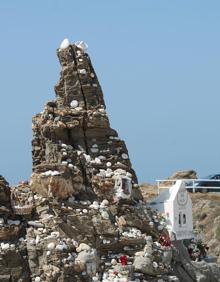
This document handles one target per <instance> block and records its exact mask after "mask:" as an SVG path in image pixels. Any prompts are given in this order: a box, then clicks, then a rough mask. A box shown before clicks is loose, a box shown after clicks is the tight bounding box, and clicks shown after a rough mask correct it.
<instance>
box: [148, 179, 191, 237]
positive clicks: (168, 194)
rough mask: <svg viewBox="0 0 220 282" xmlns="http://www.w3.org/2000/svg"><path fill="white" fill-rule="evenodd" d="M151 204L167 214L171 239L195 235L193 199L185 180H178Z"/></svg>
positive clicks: (153, 207) (167, 226) (155, 208)
mask: <svg viewBox="0 0 220 282" xmlns="http://www.w3.org/2000/svg"><path fill="white" fill-rule="evenodd" d="M150 205H151V208H152V209H154V210H157V211H159V212H160V213H161V214H163V215H164V216H165V218H166V224H167V225H166V228H167V230H168V231H169V233H170V235H171V239H174V240H175V239H176V240H183V239H191V238H193V237H194V233H193V221H192V201H191V199H190V195H189V193H188V191H187V190H186V188H185V182H184V181H182V180H177V181H176V183H175V184H174V185H173V186H171V187H170V188H167V189H165V190H164V191H163V192H161V193H160V194H159V195H158V197H156V198H155V199H154V200H153V201H152V202H151V203H150ZM173 235H174V236H173ZM173 237H174V238H173Z"/></svg>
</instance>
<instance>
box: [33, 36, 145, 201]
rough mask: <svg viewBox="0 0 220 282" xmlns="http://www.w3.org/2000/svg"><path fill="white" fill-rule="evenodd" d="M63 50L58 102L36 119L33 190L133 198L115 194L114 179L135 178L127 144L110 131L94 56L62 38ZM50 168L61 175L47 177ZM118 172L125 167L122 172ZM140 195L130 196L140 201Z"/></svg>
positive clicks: (59, 195)
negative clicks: (92, 57)
mask: <svg viewBox="0 0 220 282" xmlns="http://www.w3.org/2000/svg"><path fill="white" fill-rule="evenodd" d="M61 46H62V48H60V49H58V51H57V54H58V57H59V60H60V63H61V67H62V69H61V78H60V81H59V82H58V84H57V85H56V86H55V92H56V95H57V98H56V101H55V102H49V103H47V104H46V106H45V109H44V112H43V113H41V114H38V115H36V116H35V117H34V118H33V136H34V138H33V141H32V144H33V147H32V148H33V149H32V152H33V172H34V173H33V175H32V180H31V187H32V190H33V191H34V192H36V191H37V192H38V193H41V194H42V195H43V196H45V195H47V196H48V195H49V194H50V193H51V195H52V196H55V197H57V198H61V199H64V198H66V197H68V196H71V195H77V194H80V192H81V191H83V190H85V189H86V191H88V190H89V191H90V193H94V194H95V195H96V197H98V198H101V199H103V197H105V198H107V199H108V200H111V201H113V200H115V198H116V199H117V198H121V197H127V198H128V197H131V190H127V192H126V193H127V194H125V193H123V192H124V191H123V192H118V190H117V189H116V190H115V181H116V180H115V177H116V175H117V176H120V175H122V176H123V175H126V173H127V175H129V179H130V180H131V181H132V185H134V184H136V183H137V177H136V175H135V172H134V171H133V169H132V167H131V163H130V160H129V157H128V152H127V148H126V146H125V143H124V142H123V141H122V140H120V139H119V137H118V134H117V132H116V131H114V130H113V129H111V128H110V125H109V120H108V116H107V113H106V111H105V103H104V99H103V93H102V90H101V87H100V84H99V82H98V79H97V76H96V74H95V71H94V69H93V67H92V64H91V61H90V58H89V56H88V54H87V53H85V52H84V51H85V49H84V48H81V47H82V46H81V44H80V45H74V44H73V45H71V44H69V43H68V41H67V40H64V41H63V42H62V44H61ZM63 46H65V48H64V47H63ZM83 46H84V45H83ZM49 167H50V169H52V168H54V169H56V171H58V172H60V175H56V176H51V175H47V174H46V172H47V171H48V168H49ZM110 167H111V169H110ZM119 168H123V169H121V173H120V172H119V170H118V169H119ZM127 177H128V176H127ZM59 178H61V179H60V180H59ZM62 179H65V183H62V181H64V180H62ZM123 181H124V182H123V183H121V188H120V189H125V190H126V189H128V184H126V182H125V180H123ZM51 182H52V183H51ZM140 195H141V194H140V192H139V193H137V192H136V193H134V194H132V196H134V197H137V198H138V199H139V198H141V196H140Z"/></svg>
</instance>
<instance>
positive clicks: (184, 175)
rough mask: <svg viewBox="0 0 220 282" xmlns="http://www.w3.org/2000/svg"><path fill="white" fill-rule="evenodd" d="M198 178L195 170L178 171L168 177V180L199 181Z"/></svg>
mask: <svg viewBox="0 0 220 282" xmlns="http://www.w3.org/2000/svg"><path fill="white" fill-rule="evenodd" d="M197 178H198V177H197V173H196V171H195V170H182V171H177V172H175V173H174V174H172V175H171V176H169V177H168V179H197Z"/></svg>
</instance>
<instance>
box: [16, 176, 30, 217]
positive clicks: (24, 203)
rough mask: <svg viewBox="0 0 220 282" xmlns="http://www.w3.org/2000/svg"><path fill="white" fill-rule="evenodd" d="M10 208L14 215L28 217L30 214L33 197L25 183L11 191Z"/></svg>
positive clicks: (27, 184)
mask: <svg viewBox="0 0 220 282" xmlns="http://www.w3.org/2000/svg"><path fill="white" fill-rule="evenodd" d="M11 206H12V209H13V211H14V213H15V214H19V215H28V214H31V213H32V210H33V208H34V197H33V193H32V191H31V189H30V187H29V183H28V182H27V181H26V182H22V183H20V184H19V185H18V186H16V187H14V188H13V189H11Z"/></svg>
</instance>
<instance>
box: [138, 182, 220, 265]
mask: <svg viewBox="0 0 220 282" xmlns="http://www.w3.org/2000/svg"><path fill="white" fill-rule="evenodd" d="M141 191H142V194H143V196H144V198H145V199H146V200H147V201H150V200H151V199H152V198H154V197H155V196H156V195H157V187H156V185H151V184H145V183H144V184H142V185H141ZM190 196H191V199H192V204H193V222H194V228H195V232H196V233H197V234H198V236H200V237H201V238H202V239H203V240H204V241H205V243H206V244H207V245H208V246H209V248H210V249H209V254H210V255H216V256H218V257H219V259H218V261H219V262H220V194H215V193H190Z"/></svg>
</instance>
